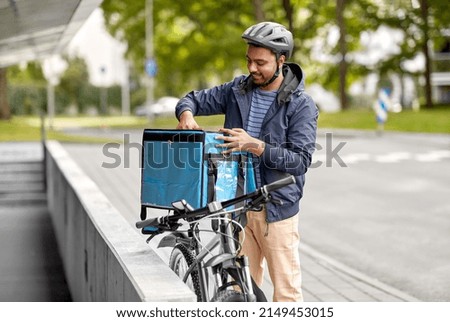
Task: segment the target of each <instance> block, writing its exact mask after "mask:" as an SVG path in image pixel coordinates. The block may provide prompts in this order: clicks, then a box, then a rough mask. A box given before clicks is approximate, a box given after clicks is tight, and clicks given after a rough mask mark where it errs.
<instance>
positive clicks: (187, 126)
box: [177, 110, 200, 130]
mask: <svg viewBox="0 0 450 322" xmlns="http://www.w3.org/2000/svg"><path fill="white" fill-rule="evenodd" d="M177 130H200V126H198V124H197V122H196V121H195V119H194V115H193V114H192V112H191V111H189V110H186V111H184V112H183V113H181V115H180V121H179V122H178V125H177Z"/></svg>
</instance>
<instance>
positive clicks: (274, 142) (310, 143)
mask: <svg viewBox="0 0 450 322" xmlns="http://www.w3.org/2000/svg"><path fill="white" fill-rule="evenodd" d="M283 75H284V80H283V83H282V85H281V86H280V88H279V90H278V94H277V98H276V100H275V101H274V103H273V104H272V106H271V107H270V108H269V110H268V111H267V114H266V116H265V119H264V121H263V124H262V129H261V134H260V137H259V139H260V140H262V141H264V142H265V143H266V145H265V149H264V152H263V154H262V155H261V156H260V164H259V166H260V172H261V184H263V185H264V184H267V183H271V182H273V181H275V180H278V179H281V178H283V177H284V176H286V173H288V174H291V175H294V176H295V177H296V184H295V185H289V186H286V187H284V188H281V189H279V190H277V191H274V192H273V193H272V196H273V198H274V199H277V200H279V201H280V202H281V203H269V204H267V218H266V220H267V222H275V221H280V220H283V219H286V218H289V217H291V216H294V215H295V214H297V213H298V211H299V209H300V206H299V204H300V199H301V198H302V196H303V186H304V184H305V173H306V171H307V169H308V167H309V166H310V164H311V158H312V153H313V152H314V150H315V142H316V129H317V118H318V115H319V112H318V109H317V108H316V105H315V104H314V102H313V100H312V99H311V97H310V96H309V95H307V94H306V93H305V92H304V78H303V72H302V70H301V68H300V66H298V65H297V64H293V63H286V64H284V66H283ZM253 90H254V85H253V82H252V80H251V77H249V76H239V77H236V78H235V79H234V80H233V81H231V82H228V83H225V84H222V85H219V86H216V87H213V88H210V89H205V90H200V91H192V92H190V93H189V94H187V95H186V96H185V97H183V98H182V99H181V100H180V101H179V103H178V105H177V108H176V112H175V113H176V116H177V118H179V116H180V115H181V113H182V112H184V111H185V110H191V111H192V113H193V114H194V115H213V114H225V124H224V127H225V128H243V129H245V126H246V124H247V121H248V117H249V112H250V103H251V99H252V93H253Z"/></svg>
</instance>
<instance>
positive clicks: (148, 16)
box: [145, 0, 155, 104]
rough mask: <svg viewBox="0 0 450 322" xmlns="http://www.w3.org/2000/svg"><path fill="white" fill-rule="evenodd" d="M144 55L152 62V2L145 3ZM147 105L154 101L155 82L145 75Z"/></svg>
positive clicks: (152, 78)
mask: <svg viewBox="0 0 450 322" xmlns="http://www.w3.org/2000/svg"><path fill="white" fill-rule="evenodd" d="M145 54H146V59H147V61H148V60H150V59H152V60H154V49H153V0H146V2H145ZM147 81H148V83H147V103H148V104H151V103H153V101H154V87H155V80H154V77H152V76H151V75H147Z"/></svg>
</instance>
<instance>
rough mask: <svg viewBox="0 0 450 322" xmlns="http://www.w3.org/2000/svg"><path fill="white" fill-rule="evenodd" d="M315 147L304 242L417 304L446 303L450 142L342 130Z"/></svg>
mask: <svg viewBox="0 0 450 322" xmlns="http://www.w3.org/2000/svg"><path fill="white" fill-rule="evenodd" d="M318 143H319V145H318V148H319V149H318V151H317V153H316V155H315V157H314V159H315V163H314V167H313V168H312V169H310V171H309V173H308V174H307V181H306V187H305V195H304V199H303V203H302V213H301V221H300V222H301V224H300V230H301V235H302V238H303V241H304V242H305V243H307V244H309V245H311V246H313V247H315V248H316V249H318V250H319V251H321V252H322V253H324V254H327V255H329V256H331V257H332V258H335V259H337V260H339V261H341V262H343V263H345V264H346V265H348V266H350V267H353V268H355V269H357V270H359V271H362V272H364V273H365V274H367V275H369V276H371V277H374V278H377V279H379V280H380V281H382V282H384V283H386V284H388V285H391V286H393V287H396V288H397V289H400V290H402V291H405V292H407V293H409V294H411V295H413V296H415V297H417V298H419V299H422V300H426V301H449V300H450V201H449V196H450V186H449V184H450V136H448V135H447V136H439V135H434V136H433V135H417V134H392V133H384V134H383V135H381V136H377V135H375V134H374V133H362V134H361V133H360V132H344V133H342V132H339V134H335V135H334V136H332V137H331V136H330V135H325V134H324V133H322V135H320V136H319V139H318ZM333 151H334V152H333Z"/></svg>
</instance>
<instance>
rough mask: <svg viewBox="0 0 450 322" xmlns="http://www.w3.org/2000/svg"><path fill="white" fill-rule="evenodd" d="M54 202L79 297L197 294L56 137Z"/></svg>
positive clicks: (69, 275) (50, 173)
mask: <svg viewBox="0 0 450 322" xmlns="http://www.w3.org/2000/svg"><path fill="white" fill-rule="evenodd" d="M45 156H46V167H47V168H46V171H47V195H48V206H49V209H50V213H51V216H52V222H53V225H54V228H55V234H56V238H57V241H58V247H59V251H60V254H61V257H62V260H63V263H64V269H65V274H66V279H67V282H68V284H69V288H70V291H71V294H72V298H73V300H74V301H151V302H158V301H195V295H194V293H193V292H191V291H190V290H189V289H188V287H187V286H186V285H185V284H184V283H182V282H181V280H180V279H179V278H178V277H177V276H176V275H175V273H173V272H172V271H171V270H170V268H169V267H168V266H167V265H166V264H165V263H164V262H163V261H162V260H161V259H160V257H159V256H158V255H157V254H156V253H155V252H154V251H153V250H152V249H151V248H150V247H149V246H148V245H147V244H146V243H145V240H144V239H143V237H142V235H141V234H140V233H139V231H138V230H137V229H134V227H131V226H130V224H129V223H128V222H127V221H126V220H125V219H124V218H123V217H122V216H121V215H120V214H119V213H118V211H117V210H116V209H115V208H114V207H113V206H112V205H111V203H110V202H109V201H108V199H107V198H106V197H105V195H104V194H103V193H102V192H101V191H100V190H99V188H98V187H97V186H96V184H95V183H94V182H93V181H92V180H91V179H90V178H89V177H87V176H86V175H85V174H84V173H83V172H82V170H81V169H80V168H79V167H78V165H77V164H76V163H75V162H74V161H73V160H72V159H71V158H70V156H69V155H68V154H67V152H66V151H65V150H64V148H63V147H62V146H61V145H60V144H59V143H58V142H55V141H49V142H47V143H46V155H45Z"/></svg>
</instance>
